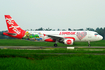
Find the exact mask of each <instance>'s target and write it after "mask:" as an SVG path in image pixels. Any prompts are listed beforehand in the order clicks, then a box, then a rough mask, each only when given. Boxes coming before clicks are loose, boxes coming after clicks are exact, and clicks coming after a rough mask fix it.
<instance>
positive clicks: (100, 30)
mask: <svg viewBox="0 0 105 70" xmlns="http://www.w3.org/2000/svg"><path fill="white" fill-rule="evenodd" d="M6 31H7V30H6ZM6 31H1V32H0V39H15V38H12V37H8V36H5V35H3V32H6ZM26 31H95V32H97V33H98V34H100V35H102V36H103V39H104V40H105V27H104V28H99V27H98V28H96V29H93V28H86V29H82V28H81V29H71V28H68V30H66V29H59V28H58V29H57V30H55V29H51V28H46V29H44V28H42V27H41V28H38V29H30V30H29V29H27V30H26Z"/></svg>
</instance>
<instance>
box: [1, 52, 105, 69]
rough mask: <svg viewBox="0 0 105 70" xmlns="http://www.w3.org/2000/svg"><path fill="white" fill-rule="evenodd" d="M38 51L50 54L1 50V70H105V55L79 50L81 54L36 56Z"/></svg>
mask: <svg viewBox="0 0 105 70" xmlns="http://www.w3.org/2000/svg"><path fill="white" fill-rule="evenodd" d="M38 51H40V52H41V51H42V53H48V52H44V51H43V50H37V52H36V50H0V70H65V69H66V70H105V66H104V65H105V62H104V61H105V55H92V54H91V55H90V54H85V53H88V52H89V51H87V52H84V53H80V50H77V52H78V53H80V54H78V53H76V54H68V55H61V54H53V55H50V54H44V55H43V54H35V53H38ZM50 51H58V50H50ZM50 51H49V52H50ZM60 51H64V52H65V53H66V51H67V52H68V50H60ZM70 51H71V52H72V51H73V50H69V52H70ZM75 51H76V50H75ZM52 53H53V52H52ZM74 53H75V52H74ZM94 53H97V52H94ZM100 53H105V52H104V51H101V52H100Z"/></svg>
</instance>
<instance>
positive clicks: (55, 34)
mask: <svg viewBox="0 0 105 70" xmlns="http://www.w3.org/2000/svg"><path fill="white" fill-rule="evenodd" d="M5 19H6V23H7V28H8V32H4V33H3V34H4V35H7V36H10V37H14V38H18V39H26V40H31V41H47V42H60V43H64V44H67V45H73V42H75V41H88V42H90V41H99V40H102V39H103V37H102V36H101V35H99V34H98V33H97V32H94V31H25V30H23V29H21V28H20V27H19V26H18V25H17V23H16V22H15V21H14V20H13V19H12V17H11V16H10V15H5ZM54 46H56V44H55V45H54Z"/></svg>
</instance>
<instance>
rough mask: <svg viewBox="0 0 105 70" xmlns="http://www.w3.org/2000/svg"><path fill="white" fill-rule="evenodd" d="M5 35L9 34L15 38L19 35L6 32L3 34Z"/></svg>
mask: <svg viewBox="0 0 105 70" xmlns="http://www.w3.org/2000/svg"><path fill="white" fill-rule="evenodd" d="M3 34H4V35H6V34H8V35H13V36H16V35H17V34H16V33H12V32H4V33H3Z"/></svg>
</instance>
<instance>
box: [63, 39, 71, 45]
mask: <svg viewBox="0 0 105 70" xmlns="http://www.w3.org/2000/svg"><path fill="white" fill-rule="evenodd" d="M64 44H67V45H73V39H65V40H64Z"/></svg>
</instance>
